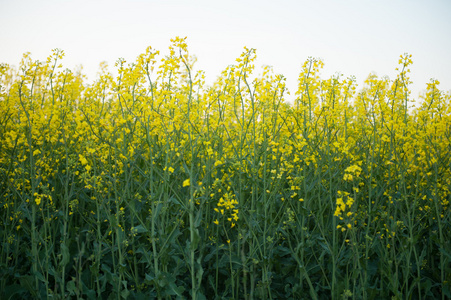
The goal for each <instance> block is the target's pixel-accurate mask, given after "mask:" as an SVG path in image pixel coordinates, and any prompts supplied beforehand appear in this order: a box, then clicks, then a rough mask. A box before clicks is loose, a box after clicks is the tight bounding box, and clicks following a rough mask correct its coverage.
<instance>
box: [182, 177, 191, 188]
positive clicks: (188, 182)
mask: <svg viewBox="0 0 451 300" xmlns="http://www.w3.org/2000/svg"><path fill="white" fill-rule="evenodd" d="M189 184H190V180H189V178H188V179H186V180H185V181H183V185H182V186H183V187H185V186H189Z"/></svg>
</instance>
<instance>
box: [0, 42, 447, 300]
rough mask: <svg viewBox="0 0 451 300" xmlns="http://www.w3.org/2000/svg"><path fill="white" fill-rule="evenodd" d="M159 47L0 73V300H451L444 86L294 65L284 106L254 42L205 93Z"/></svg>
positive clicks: (181, 45) (184, 64)
mask: <svg viewBox="0 0 451 300" xmlns="http://www.w3.org/2000/svg"><path fill="white" fill-rule="evenodd" d="M158 55H159V52H158V51H154V50H153V49H152V48H150V47H149V48H148V49H147V50H146V52H145V53H144V54H142V55H140V56H139V57H138V58H137V59H136V61H135V62H134V63H131V64H126V62H125V61H124V60H118V62H117V64H116V67H117V70H118V76H117V78H114V77H113V75H111V74H110V73H109V72H108V71H107V66H106V65H105V64H102V65H101V69H100V73H99V76H98V78H97V80H96V81H95V82H93V83H92V84H86V83H85V82H84V77H83V75H82V74H81V72H71V71H70V70H67V69H66V70H63V69H62V67H61V66H59V61H60V60H61V59H62V57H63V52H62V51H60V50H57V49H56V50H54V52H53V54H52V55H51V56H50V57H49V58H48V60H47V61H46V62H39V61H33V60H32V59H31V58H30V56H29V54H25V55H24V57H23V60H22V63H21V65H20V67H19V70H18V71H14V69H13V68H11V67H9V66H8V65H6V64H2V65H1V67H0V76H1V78H0V84H1V94H0V178H1V180H0V195H1V197H0V216H1V218H0V242H1V246H2V250H1V255H0V291H1V295H0V297H1V298H2V299H9V298H10V297H12V298H13V299H20V298H23V299H25V298H30V297H33V298H44V299H45V298H54V299H66V298H69V297H71V298H77V299H81V298H83V299H86V298H90V299H91V298H104V299H107V298H108V299H120V298H124V299H125V298H128V299H149V298H158V299H171V298H175V297H177V298H179V299H182V298H191V297H192V298H193V299H205V298H207V299H261V298H263V299H289V298H295V299H329V298H332V299H341V298H344V299H346V298H355V299H381V298H383V299H431V298H437V299H440V298H441V299H445V298H447V297H448V298H449V297H451V293H450V282H451V229H450V228H451V226H450V220H451V215H450V209H449V201H450V198H451V196H450V195H451V194H450V189H451V173H450V171H451V144H450V142H451V95H450V93H444V92H443V91H440V90H439V88H438V85H439V83H438V81H437V80H431V82H430V83H428V84H427V92H426V93H425V94H424V95H423V96H422V97H421V99H417V101H416V102H414V101H413V98H411V95H410V91H409V84H410V83H411V82H410V81H409V77H408V74H409V69H408V68H409V65H410V64H411V63H412V61H411V58H410V56H409V55H402V56H401V58H400V60H399V70H398V75H397V77H396V79H394V80H390V79H389V78H386V77H383V78H378V77H377V76H375V75H374V74H371V75H370V76H369V77H368V79H367V80H366V81H365V84H364V86H363V87H362V88H361V89H360V90H359V91H358V90H357V88H356V83H355V79H354V78H352V77H351V78H343V77H342V76H341V75H336V76H333V77H331V78H329V79H321V78H320V77H319V72H320V70H321V67H322V65H323V64H322V62H321V61H320V60H317V59H313V58H309V59H308V60H307V61H306V62H305V64H304V65H303V66H302V70H301V73H300V75H299V85H298V90H297V92H296V93H295V96H296V99H295V101H294V102H293V103H288V102H287V101H286V100H285V97H286V94H287V90H286V87H285V83H284V80H285V79H284V78H283V76H281V75H275V74H273V72H272V70H271V68H269V67H264V68H263V71H262V74H261V75H258V76H254V75H253V74H254V73H253V71H254V63H253V62H254V60H255V58H256V54H255V51H254V50H253V49H246V48H245V50H244V52H243V54H242V55H241V56H240V57H239V58H238V59H237V60H236V65H231V66H229V67H228V68H227V69H226V70H224V71H223V72H222V74H221V75H220V77H218V79H217V81H216V82H215V83H214V85H212V86H211V87H206V86H205V83H204V74H203V73H202V72H193V62H194V59H193V58H192V57H191V56H189V54H188V50H187V46H186V43H185V39H180V38H176V39H174V40H172V46H171V47H170V48H169V54H168V55H167V56H164V57H163V58H162V59H159V58H158ZM252 76H254V77H252ZM250 78H255V79H250ZM413 104H415V105H416V107H414V105H413ZM12 298H11V299H12Z"/></svg>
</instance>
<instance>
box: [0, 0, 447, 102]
mask: <svg viewBox="0 0 451 300" xmlns="http://www.w3.org/2000/svg"><path fill="white" fill-rule="evenodd" d="M175 36H181V37H184V36H187V37H188V40H187V41H188V47H189V51H190V54H193V55H195V56H196V57H197V59H198V60H197V63H196V65H195V69H197V70H199V69H200V70H204V71H205V72H206V76H207V83H212V82H213V81H214V80H215V79H216V77H217V76H218V75H219V74H220V73H221V71H222V70H224V69H225V68H226V67H227V66H228V65H230V64H234V63H235V59H236V58H237V57H239V55H240V54H241V52H242V51H243V47H244V46H247V47H249V48H256V49H257V61H256V66H257V68H256V72H257V74H258V73H260V71H261V68H260V67H261V66H262V65H271V66H273V68H274V72H275V73H280V74H283V75H284V76H285V77H286V78H287V86H288V88H289V89H290V91H291V96H290V97H288V100H292V99H294V93H295V91H296V89H297V79H298V75H299V72H300V71H301V66H302V64H303V62H304V61H305V60H306V59H307V58H308V57H309V56H313V57H319V58H321V59H323V61H324V63H325V67H324V69H323V71H322V73H321V74H322V77H323V78H328V77H330V76H331V75H333V74H335V73H336V72H340V73H341V74H343V75H344V77H348V76H351V75H354V76H356V77H357V83H358V85H359V87H358V89H360V88H361V87H362V85H363V81H364V80H365V79H366V78H367V76H368V74H369V73H370V72H375V73H376V74H377V75H378V76H384V75H387V76H389V77H390V79H394V78H395V75H396V71H395V68H396V67H397V66H398V59H399V55H400V54H403V53H405V52H408V53H410V54H412V60H413V65H412V67H411V71H412V73H411V80H412V81H413V85H412V96H413V97H414V98H417V96H418V94H419V93H420V92H422V91H423V90H424V89H425V87H426V83H427V82H429V79H430V78H436V79H438V80H439V81H440V82H441V84H440V88H441V89H442V90H445V91H449V90H451V1H450V0H429V1H426V0H310V1H304V0H298V1H284V0H278V1H276V0H272V1H266V0H250V1H246V0H240V1H236V0H227V1H214V0H192V1H188V0H185V1H175V0H167V1H162V0H158V1H157V0H77V1H73V0H53V1H52V0H0V62H2V63H8V64H11V65H15V66H18V64H19V61H20V59H21V57H22V54H23V53H24V52H28V51H29V52H31V54H32V59H34V60H45V59H46V58H47V56H49V55H50V54H51V49H53V48H60V49H63V50H64V51H65V53H66V56H65V58H64V60H63V64H64V66H65V67H67V68H70V69H74V68H75V66H76V65H79V64H81V65H83V72H84V73H85V74H86V75H88V79H89V81H92V80H94V79H95V78H96V73H97V71H98V66H99V63H100V62H102V61H107V62H108V64H109V66H110V70H111V71H113V70H114V63H115V61H116V60H117V59H118V58H120V57H122V58H125V59H126V60H127V62H132V61H134V60H135V58H136V56H137V55H139V54H140V53H143V52H144V51H145V49H146V47H147V46H152V47H153V48H156V49H157V50H160V52H161V53H162V54H163V55H165V54H167V48H168V46H169V44H170V39H171V38H173V37H175Z"/></svg>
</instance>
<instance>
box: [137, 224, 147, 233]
mask: <svg viewBox="0 0 451 300" xmlns="http://www.w3.org/2000/svg"><path fill="white" fill-rule="evenodd" d="M135 231H136V232H137V233H143V232H148V231H149V230H148V229H147V228H145V227H144V226H142V225H138V226H135Z"/></svg>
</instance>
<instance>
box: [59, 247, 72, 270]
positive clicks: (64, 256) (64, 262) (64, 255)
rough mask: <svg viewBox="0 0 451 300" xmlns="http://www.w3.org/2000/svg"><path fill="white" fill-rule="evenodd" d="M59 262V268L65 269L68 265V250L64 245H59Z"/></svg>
mask: <svg viewBox="0 0 451 300" xmlns="http://www.w3.org/2000/svg"><path fill="white" fill-rule="evenodd" d="M60 250H61V255H62V258H61V261H60V266H61V267H65V266H66V265H67V264H68V263H69V259H70V253H69V248H68V247H67V246H66V243H64V242H63V243H61V248H60Z"/></svg>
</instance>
